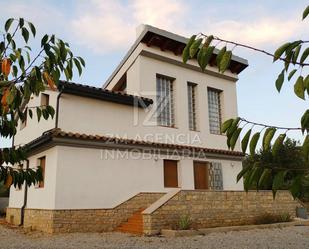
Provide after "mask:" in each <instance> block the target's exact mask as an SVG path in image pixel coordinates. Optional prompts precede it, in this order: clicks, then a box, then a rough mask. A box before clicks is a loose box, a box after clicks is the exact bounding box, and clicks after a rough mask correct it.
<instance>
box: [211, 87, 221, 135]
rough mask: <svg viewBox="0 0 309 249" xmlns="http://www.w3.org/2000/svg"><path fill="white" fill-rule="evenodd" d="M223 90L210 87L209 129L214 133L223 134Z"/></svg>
mask: <svg viewBox="0 0 309 249" xmlns="http://www.w3.org/2000/svg"><path fill="white" fill-rule="evenodd" d="M220 95H221V91H219V90H215V89H210V88H208V115H209V130H210V133H212V134H221V103H220Z"/></svg>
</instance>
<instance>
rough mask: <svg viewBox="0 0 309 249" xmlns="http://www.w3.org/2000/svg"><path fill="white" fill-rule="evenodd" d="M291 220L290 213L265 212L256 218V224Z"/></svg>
mask: <svg viewBox="0 0 309 249" xmlns="http://www.w3.org/2000/svg"><path fill="white" fill-rule="evenodd" d="M289 221H291V215H290V214H289V213H282V214H279V215H278V214H264V215H261V216H259V217H258V218H257V219H256V220H255V224H257V225H259V224H272V223H279V222H289Z"/></svg>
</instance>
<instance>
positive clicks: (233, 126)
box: [226, 117, 240, 136]
mask: <svg viewBox="0 0 309 249" xmlns="http://www.w3.org/2000/svg"><path fill="white" fill-rule="evenodd" d="M239 121H240V118H239V117H237V118H235V119H233V122H232V124H231V126H230V127H229V128H228V129H227V131H226V133H227V136H231V135H232V134H233V133H234V132H235V131H236V129H237V125H238V123H239Z"/></svg>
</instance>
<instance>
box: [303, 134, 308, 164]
mask: <svg viewBox="0 0 309 249" xmlns="http://www.w3.org/2000/svg"><path fill="white" fill-rule="evenodd" d="M302 151H303V153H304V156H305V160H306V161H309V135H307V136H306V138H305V140H304V143H303V146H302Z"/></svg>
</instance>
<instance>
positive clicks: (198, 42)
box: [189, 38, 203, 58]
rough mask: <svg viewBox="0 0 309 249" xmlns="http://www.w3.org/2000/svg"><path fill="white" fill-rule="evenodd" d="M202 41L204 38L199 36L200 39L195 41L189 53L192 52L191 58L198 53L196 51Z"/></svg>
mask: <svg viewBox="0 0 309 249" xmlns="http://www.w3.org/2000/svg"><path fill="white" fill-rule="evenodd" d="M202 41H203V39H202V38H199V39H197V40H195V41H194V42H193V44H192V45H191V46H190V49H189V54H190V57H191V58H193V57H194V56H195V55H196V53H197V51H198V50H199V47H200V45H201V43H202Z"/></svg>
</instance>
